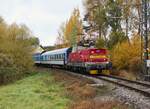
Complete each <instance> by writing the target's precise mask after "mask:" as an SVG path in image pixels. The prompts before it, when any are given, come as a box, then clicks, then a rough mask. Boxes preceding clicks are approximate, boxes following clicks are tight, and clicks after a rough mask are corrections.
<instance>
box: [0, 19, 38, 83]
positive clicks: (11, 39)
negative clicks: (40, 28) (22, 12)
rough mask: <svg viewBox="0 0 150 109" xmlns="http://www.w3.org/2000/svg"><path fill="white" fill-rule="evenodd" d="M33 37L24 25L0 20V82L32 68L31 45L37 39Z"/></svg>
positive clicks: (18, 75)
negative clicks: (9, 23) (10, 23)
mask: <svg viewBox="0 0 150 109" xmlns="http://www.w3.org/2000/svg"><path fill="white" fill-rule="evenodd" d="M34 39H35V38H34V37H32V34H31V32H30V30H29V29H28V28H27V27H26V26H25V25H17V24H12V25H7V24H6V23H5V22H4V21H2V22H0V78H1V83H3V81H6V82H7V81H11V80H15V79H17V78H19V77H20V76H21V75H23V74H24V73H27V72H29V71H30V70H32V66H33V61H32V51H33V47H32V45H33V44H38V40H37V39H35V40H34ZM36 41H37V43H34V42H36Z"/></svg>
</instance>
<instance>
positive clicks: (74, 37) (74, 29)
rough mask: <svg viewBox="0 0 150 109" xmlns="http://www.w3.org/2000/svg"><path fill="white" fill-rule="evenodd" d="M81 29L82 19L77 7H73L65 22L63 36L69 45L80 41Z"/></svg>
mask: <svg viewBox="0 0 150 109" xmlns="http://www.w3.org/2000/svg"><path fill="white" fill-rule="evenodd" d="M82 32H83V30H82V20H81V19H80V11H79V9H74V11H73V13H72V15H71V17H70V19H69V21H68V22H67V23H66V26H65V31H64V37H65V40H66V42H67V44H68V45H69V46H73V45H75V44H76V43H77V42H78V41H80V38H81V35H80V34H82Z"/></svg>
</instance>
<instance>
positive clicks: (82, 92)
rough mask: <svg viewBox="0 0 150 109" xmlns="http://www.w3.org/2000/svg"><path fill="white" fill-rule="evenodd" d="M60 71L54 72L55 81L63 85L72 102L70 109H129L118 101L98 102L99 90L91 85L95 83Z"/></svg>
mask: <svg viewBox="0 0 150 109" xmlns="http://www.w3.org/2000/svg"><path fill="white" fill-rule="evenodd" d="M58 71H59V70H58ZM58 71H57V70H55V71H53V75H54V78H55V81H57V82H61V83H63V86H64V87H65V88H66V96H67V97H69V98H70V99H71V100H72V101H70V104H69V105H68V109H128V108H127V106H125V105H123V104H121V103H120V102H118V101H103V100H96V99H95V97H97V95H98V94H97V93H98V91H97V90H98V89H97V88H94V87H91V86H90V85H89V84H92V83H94V82H93V81H91V80H88V79H84V78H81V77H74V76H72V75H68V74H65V73H61V72H60V71H59V73H58ZM104 90H105V88H104Z"/></svg>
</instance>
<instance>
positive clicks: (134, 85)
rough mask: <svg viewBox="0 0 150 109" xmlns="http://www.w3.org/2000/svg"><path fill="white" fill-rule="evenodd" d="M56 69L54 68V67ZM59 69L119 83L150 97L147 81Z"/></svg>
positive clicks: (149, 85) (149, 87)
mask: <svg viewBox="0 0 150 109" xmlns="http://www.w3.org/2000/svg"><path fill="white" fill-rule="evenodd" d="M55 70H56V69H55ZM57 70H59V71H65V73H68V74H69V73H71V74H73V75H75V76H77V75H78V76H81V75H83V76H86V77H92V78H96V79H100V80H104V81H107V82H110V83H113V84H116V85H119V86H121V87H125V88H128V89H130V90H133V91H136V92H139V93H141V94H143V95H144V96H146V97H150V83H149V82H143V81H133V80H128V79H125V78H121V77H117V76H111V75H101V76H96V75H94V76H93V75H85V74H83V73H82V74H80V73H78V72H72V71H71V72H70V71H66V70H63V69H57Z"/></svg>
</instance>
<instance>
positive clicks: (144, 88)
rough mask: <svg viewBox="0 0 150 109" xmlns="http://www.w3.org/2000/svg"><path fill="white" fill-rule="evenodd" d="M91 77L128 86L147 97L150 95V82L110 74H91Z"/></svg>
mask: <svg viewBox="0 0 150 109" xmlns="http://www.w3.org/2000/svg"><path fill="white" fill-rule="evenodd" d="M91 77H94V78H97V79H101V80H104V81H107V82H110V83H113V84H116V85H119V86H121V87H126V88H128V89H130V90H134V91H136V92H139V93H141V94H143V95H144V96H146V97H150V83H145V82H141V81H133V80H128V79H124V78H120V77H116V76H110V75H102V76H91Z"/></svg>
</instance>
